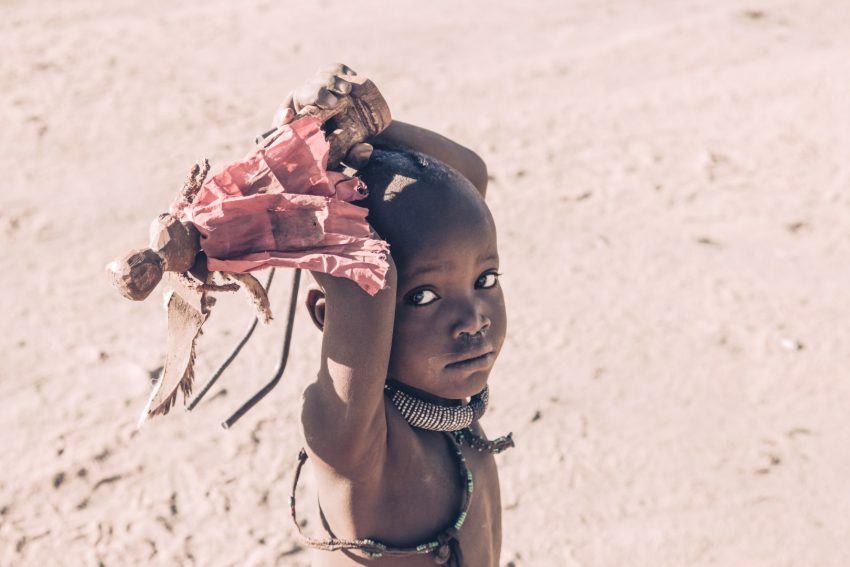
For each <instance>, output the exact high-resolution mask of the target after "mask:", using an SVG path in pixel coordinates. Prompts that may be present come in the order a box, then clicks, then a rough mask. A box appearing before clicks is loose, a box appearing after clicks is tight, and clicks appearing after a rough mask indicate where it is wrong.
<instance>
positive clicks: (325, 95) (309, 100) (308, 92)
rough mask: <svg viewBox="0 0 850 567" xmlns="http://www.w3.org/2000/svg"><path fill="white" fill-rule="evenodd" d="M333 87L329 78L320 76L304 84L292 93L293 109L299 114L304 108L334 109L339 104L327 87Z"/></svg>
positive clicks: (337, 98)
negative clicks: (313, 106)
mask: <svg viewBox="0 0 850 567" xmlns="http://www.w3.org/2000/svg"><path fill="white" fill-rule="evenodd" d="M329 84H330V85H335V81H333V80H332V79H331V78H330V77H327V76H320V77H317V78H316V79H314V80H312V81H310V82H309V83H307V84H305V85H304V86H302V87H301V88H299V89H298V90H296V91H295V93H293V108H294V109H295V111H296V112H301V109H302V108H304V107H305V106H312V105H315V106H318V107H319V108H334V107H335V106H336V104H337V103H338V102H339V97H338V96H337V95H336V94H334V93H333V92H331V91H330V89H329V88H328V85H329Z"/></svg>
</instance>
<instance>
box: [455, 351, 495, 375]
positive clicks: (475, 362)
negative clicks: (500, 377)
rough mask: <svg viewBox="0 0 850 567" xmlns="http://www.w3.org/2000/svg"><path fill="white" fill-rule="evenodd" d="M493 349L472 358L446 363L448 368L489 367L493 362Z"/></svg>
mask: <svg viewBox="0 0 850 567" xmlns="http://www.w3.org/2000/svg"><path fill="white" fill-rule="evenodd" d="M494 358H495V357H494V356H493V351H488V352H485V353H484V354H481V355H478V356H474V357H472V358H466V359H463V360H458V361H457V362H450V363H449V364H446V369H447V370H478V369H485V368H489V367H490V366H491V365H492V364H493V359H494Z"/></svg>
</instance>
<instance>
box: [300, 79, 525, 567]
mask: <svg viewBox="0 0 850 567" xmlns="http://www.w3.org/2000/svg"><path fill="white" fill-rule="evenodd" d="M352 75H353V72H352V71H351V70H350V69H348V68H347V67H345V66H343V65H340V66H336V67H334V68H332V69H330V70H328V71H324V72H321V73H320V74H319V75H318V76H317V78H316V79H315V80H313V81H311V82H310V83H308V84H307V85H306V86H305V87H303V88H302V89H300V90H299V91H297V92H295V93H294V96H293V97H292V98H291V99H290V101H289V104H290V106H291V108H292V110H294V111H297V110H299V109H300V108H301V107H302V106H305V105H309V104H318V105H319V106H324V107H327V106H333V105H334V104H336V103H337V102H338V100H339V97H342V96H345V95H346V94H347V93H348V92H349V91H350V84H349V83H348V81H347V79H350V78H351V76H352ZM285 114H286V115H287V116H291V115H292V114H293V112H286V113H285ZM285 119H286V118H284V120H285ZM372 145H373V146H374V150H372V148H371V147H370V146H361V147H358V148H355V149H354V151H353V152H352V154H354V155H355V156H356V160H357V161H359V163H360V171H359V176H360V177H361V178H362V179H363V181H365V183H366V185H367V187H368V190H369V197H368V198H367V199H366V200H365V201H364V203H363V204H364V205H365V206H367V207H368V209H369V216H368V220H369V222H370V224H371V225H372V227H373V228H374V229H375V231H377V233H378V235H379V236H380V237H381V238H383V239H385V240H386V241H387V242H388V243H389V244H390V248H391V252H392V258H391V259H390V261H389V263H390V271H389V273H388V274H387V282H388V286H387V288H385V289H384V290H382V291H380V292H378V293H377V294H376V295H374V296H370V295H368V294H366V293H365V292H363V291H362V290H361V289H360V287H358V286H357V285H356V284H355V283H354V282H352V281H350V280H347V279H340V278H335V277H332V276H328V275H326V274H321V273H313V276H314V278H315V280H316V282H317V283H318V284H319V286H320V288H321V289H312V290H310V292H309V293H308V296H307V307H308V309H309V311H310V315H311V317H312V319H313V321H314V322H315V324H316V325H317V326H318V327H319V329H321V330H322V332H323V343H322V362H321V368H320V369H319V372H318V375H317V377H316V380H315V381H314V382H312V383H311V384H310V385H309V386H308V387H307V388H306V390H305V392H304V399H303V410H302V416H301V417H302V426H303V433H304V438H305V440H306V450H305V451H302V454H301V456H300V461H299V467H298V473H297V474H296V479H295V481H296V483H297V480H298V474H300V471H301V466H302V465H303V464H304V462H305V460H306V459H307V457H308V456H309V457H310V459H311V460H310V462H311V463H315V465H314V467H313V470H314V471H315V474H316V477H317V481H318V482H317V484H318V493H319V499H320V512H321V518H322V522H323V524H324V530H325V531H326V532H327V533H313V534H311V536H312V537H311V538H306V541H307V544H308V545H310V546H311V547H314V548H316V549H318V550H319V551H316V552H315V553H314V555H313V557H312V562H313V565H320V566H325V565H434V564H435V563H436V564H448V565H470V566H475V567H479V566H495V565H498V564H499V552H500V547H501V539H502V532H501V506H500V497H499V478H498V474H497V471H496V463H495V460H494V458H493V454H494V453H497V452H499V451H501V450H503V449H505V448H507V447H509V446H512V445H513V441H512V440H511V438H510V436H508V437H505V438H500V439H497V440H495V441H488V440H487V437H486V435H485V433H484V431H483V429H482V428H481V426H480V425H479V424H478V422H477V419H478V418H479V417H480V416H481V414H482V413H483V412H484V409H486V404H487V392H488V391H487V378H488V376H489V374H490V371H491V369H492V368H493V364H494V362H495V361H496V358H497V357H498V355H499V351H500V349H501V346H502V342H503V341H504V338H505V329H506V316H505V304H504V298H503V295H502V290H501V287H500V285H499V273H498V269H499V255H498V249H497V246H496V227H495V225H494V224H493V218H492V216H491V215H490V211H489V210H488V208H487V205H486V204H485V203H484V193H485V190H486V185H487V171H486V166H485V165H484V163H483V162H482V161H481V159H480V158H479V157H478V156H477V155H475V154H474V153H473V152H471V151H470V150H468V149H466V148H464V147H462V146H460V145H458V144H456V143H454V142H452V141H450V140H448V139H446V138H444V137H442V136H439V135H437V134H434V133H433V132H429V131H428V130H424V129H422V128H418V127H416V126H411V125H408V124H404V123H402V122H397V121H396V122H393V123H392V124H391V125H390V126H389V127H388V128H387V130H385V131H384V132H383V133H382V134H381V135H380V136H378V137H377V138H376V139H374V140H372ZM352 154H350V156H351V155H352ZM467 400H469V401H467ZM473 479H474V480H473ZM293 490H294V488H293ZM301 504H302V505H306V504H307V503H301ZM292 506H293V517H294V518H295V517H296V506H295V500H294V492H293V498H292ZM299 529H300V528H299Z"/></svg>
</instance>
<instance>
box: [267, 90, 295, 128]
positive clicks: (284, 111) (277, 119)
mask: <svg viewBox="0 0 850 567" xmlns="http://www.w3.org/2000/svg"><path fill="white" fill-rule="evenodd" d="M291 104H292V102H291V97H290V102H288V103H287V102H284V103H283V104H281V105H280V107H278V109H277V111H276V112H275V113H274V118H272V128H279V127H281V126H283V125H284V124H289V123H290V122H292V120H293V119H294V118H295V110H294V109H293V108H292V107H291Z"/></svg>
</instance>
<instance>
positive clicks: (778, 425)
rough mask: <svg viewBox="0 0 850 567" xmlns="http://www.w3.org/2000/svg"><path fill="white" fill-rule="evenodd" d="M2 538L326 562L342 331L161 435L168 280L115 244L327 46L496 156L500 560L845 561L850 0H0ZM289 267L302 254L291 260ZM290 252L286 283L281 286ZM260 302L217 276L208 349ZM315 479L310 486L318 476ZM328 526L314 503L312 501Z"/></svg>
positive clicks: (236, 561)
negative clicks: (117, 283)
mask: <svg viewBox="0 0 850 567" xmlns="http://www.w3.org/2000/svg"><path fill="white" fill-rule="evenodd" d="M0 16H2V17H0V52H2V53H3V56H2V57H0V116H2V126H1V127H0V170H2V172H3V174H2V179H3V181H2V187H0V249H2V257H3V262H4V265H5V266H6V268H5V269H4V270H3V271H2V273H0V286H2V294H0V313H1V314H2V333H0V349H2V353H3V356H2V361H0V398H2V408H3V411H2V413H0V446H2V455H3V457H2V466H0V564H2V565H15V566H18V565H39V566H44V565H97V564H104V565H135V564H152V565H191V564H196V565H204V566H206V565H274V564H277V565H306V562H307V555H306V553H305V551H304V550H303V549H302V547H301V546H300V545H299V544H298V543H297V540H296V538H295V535H294V531H293V529H292V526H291V525H290V523H289V518H288V509H287V503H286V498H287V492H288V483H289V482H290V479H291V474H292V464H293V460H294V457H295V455H296V451H297V448H298V445H299V443H298V435H297V421H296V416H297V414H298V393H299V391H300V388H301V386H302V385H303V384H304V382H305V380H307V379H308V378H309V376H310V375H311V374H312V373H313V372H314V369H315V368H316V364H317V358H318V347H319V342H320V336H319V334H318V332H316V331H314V330H312V328H311V327H310V326H309V325H308V320H307V319H306V317H305V316H304V314H303V313H302V314H300V315H299V318H298V320H297V326H296V331H295V338H294V348H293V351H294V352H293V357H292V360H291V362H290V368H289V370H288V372H287V377H286V379H285V383H284V384H283V385H282V386H280V387H279V388H278V389H277V390H276V391H275V392H274V393H273V395H271V396H270V398H268V399H267V400H266V401H264V402H263V403H262V405H260V406H259V407H258V408H257V409H256V410H254V411H253V412H252V413H250V414H249V415H248V416H247V417H246V418H244V419H243V421H242V422H240V423H239V424H238V425H237V426H236V427H235V428H234V429H232V430H230V431H224V430H222V429H221V428H220V427H219V426H218V423H219V421H220V420H221V419H223V418H224V417H225V416H226V415H228V414H229V413H230V412H231V411H232V410H233V409H235V407H237V406H238V405H239V403H241V402H242V401H243V399H245V398H246V397H247V396H248V395H249V394H250V393H251V392H253V390H254V389H255V388H257V387H258V385H259V384H260V383H262V382H263V381H265V380H266V379H267V377H268V376H269V374H270V373H271V371H272V368H273V367H274V364H275V359H276V356H277V354H276V353H277V349H278V348H279V346H278V345H279V341H280V337H281V334H282V329H281V326H282V325H281V322H280V321H281V320H282V319H283V318H282V317H278V321H279V322H278V323H276V324H275V325H273V326H272V327H271V328H268V329H262V330H261V331H259V332H258V333H257V337H256V340H255V341H254V342H253V343H252V344H251V345H250V347H249V348H248V351H247V354H246V355H245V356H243V357H242V358H241V359H240V360H238V362H237V363H236V364H235V365H234V366H233V367H232V370H231V371H230V372H229V374H228V375H227V376H226V378H225V379H224V382H223V383H224V387H225V388H226V391H225V392H224V393H221V394H219V395H217V396H216V397H214V398H213V399H212V400H210V401H209V402H208V403H206V404H204V405H203V406H201V407H200V408H199V409H198V410H196V411H195V412H193V413H191V414H188V413H186V412H185V411H183V410H182V408H178V410H177V411H175V412H173V413H172V414H171V415H169V416H168V417H167V418H165V419H161V420H158V421H156V422H154V423H152V424H150V425H149V426H147V427H146V428H145V429H143V430H142V431H141V432H140V433H138V434H136V433H134V424H135V420H136V417H137V415H138V413H139V411H140V410H141V408H142V406H143V405H144V402H145V399H146V396H147V392H148V390H149V387H150V376H151V374H152V373H155V372H156V369H157V368H158V367H159V366H160V364H161V360H162V356H163V346H164V334H165V327H164V313H163V311H162V309H161V306H160V304H159V301H158V300H156V299H152V300H149V301H147V302H144V303H132V302H129V301H126V300H124V299H122V298H120V297H119V296H118V294H117V293H116V292H115V291H114V290H112V289H111V288H110V287H109V286H108V284H107V282H106V280H105V278H104V277H103V266H104V264H105V263H106V262H107V261H108V260H109V259H111V257H113V256H116V255H118V254H119V253H121V252H123V251H124V250H125V249H128V248H131V247H134V246H137V245H140V244H142V243H143V242H144V240H145V234H146V230H147V224H148V222H149V220H150V219H151V218H153V217H154V216H155V215H156V214H157V213H158V212H160V209H162V208H163V207H164V206H165V204H166V203H167V202H168V200H169V199H170V198H171V196H172V194H173V192H174V191H175V189H176V188H177V187H178V186H179V184H180V182H181V181H182V179H183V177H184V175H185V174H186V171H187V169H188V167H189V166H190V165H191V164H192V163H193V162H194V160H195V159H197V158H199V157H202V156H208V157H209V158H211V159H212V160H213V163H214V166H216V165H217V166H221V165H223V164H224V163H226V162H227V161H229V160H233V159H236V158H238V157H241V155H243V154H244V152H245V151H247V150H248V149H249V148H250V146H251V142H250V140H252V139H253V136H254V135H255V134H256V133H258V132H260V131H262V130H263V129H264V127H265V126H266V125H267V122H268V120H269V118H270V116H271V113H272V111H273V110H274V108H275V106H276V105H277V103H278V101H279V100H280V99H281V98H282V97H283V95H284V94H285V93H286V92H287V91H288V90H289V89H290V88H292V87H293V86H294V85H295V84H297V83H299V82H300V81H302V80H303V79H304V78H306V77H307V76H308V75H309V74H311V73H312V71H313V70H314V69H315V68H316V67H318V66H319V65H320V64H323V63H325V62H332V61H336V60H340V61H344V62H347V63H349V64H350V65H351V66H352V67H354V68H355V69H357V70H358V71H359V72H361V73H363V74H367V75H370V76H371V77H373V78H374V79H375V81H376V83H377V84H378V85H379V86H380V87H381V88H382V90H383V92H384V93H385V94H386V97H387V99H388V100H389V102H390V104H391V106H392V108H393V110H394V114H395V115H396V116H397V117H398V118H402V119H405V120H407V121H411V122H414V123H418V124H422V125H424V126H427V127H430V128H432V129H435V130H437V131H440V132H443V133H446V134H448V135H450V136H452V137H455V138H456V139H458V140H460V141H461V142H463V143H466V144H468V145H469V146H471V147H472V148H474V149H476V150H477V151H478V152H479V153H480V154H481V155H482V156H483V157H484V158H485V159H486V160H487V162H488V164H489V166H490V170H491V173H492V185H491V189H490V197H489V201H490V204H491V207H492V210H493V212H494V215H495V217H496V220H497V223H498V226H499V230H500V247H501V253H502V259H503V271H504V272H505V276H504V278H503V285H504V287H505V292H506V296H507V301H508V309H509V316H510V330H509V337H508V340H507V343H506V346H505V349H504V351H503V355H502V357H501V359H500V360H499V362H498V364H497V366H496V370H495V371H494V373H493V376H492V378H493V380H492V392H493V394H492V398H493V403H492V406H491V410H490V412H489V413H488V416H487V417H486V420H485V421H486V423H485V425H486V426H487V427H488V429H489V430H490V431H491V432H493V433H500V432H504V431H507V430H513V431H514V434H515V436H516V438H517V441H518V448H517V449H516V450H514V451H510V452H508V453H506V454H504V455H502V456H500V457H499V461H500V464H501V469H500V470H501V475H502V482H503V501H504V528H505V537H504V544H503V551H504V553H503V557H502V564H503V565H506V566H507V565H514V566H520V565H547V566H548V565H563V566H574V565H581V566H620V565H632V566H634V565H637V566H702V565H728V566H791V565H794V566H807V567H808V566H845V565H848V564H850V539H848V534H850V424H848V419H847V408H848V406H850V382H848V376H847V370H848V367H849V366H850V327H848V323H847V321H848V320H850V296H848V294H847V292H846V289H847V282H848V279H850V262H848V254H850V240H848V227H850V222H848V221H850V193H848V185H850V166H848V161H847V156H848V155H850V128H848V124H850V105H848V93H850V66H848V54H850V5H848V4H847V3H846V2H843V1H840V0H833V1H831V2H827V1H809V2H791V1H773V2H771V1H766V0H762V1H760V2H757V1H753V2H746V3H741V2H733V1H727V0H710V1H709V0H706V1H701V2H697V1H688V2H679V1H672V0H671V1H636V0H632V1H628V2H626V1H624V2H581V3H578V2H563V1H557V2H556V1H546V2H529V3H520V2H514V3H504V4H503V5H496V4H494V3H492V2H484V1H476V2H449V1H440V2H396V3H393V4H392V5H390V4H387V3H381V2H378V1H376V0H372V1H368V2H358V3H353V2H342V1H334V2H329V1H324V2H310V3H304V5H297V4H295V3H293V2H270V1H265V2H264V1H259V0H248V1H243V2H239V3H235V2H224V1H218V2H209V1H207V2H199V1H197V0H190V1H187V2H182V3H168V2H160V1H150V2H145V3H141V2H140V3H138V4H137V5H133V4H131V3H128V2H124V1H115V2H93V1H91V0H78V1H72V2H53V3H47V2H35V1H32V2H15V1H10V0H6V1H4V2H2V3H0ZM280 275H284V274H280ZM287 278H288V277H279V278H278V283H277V287H275V288H274V289H275V293H274V294H273V299H272V300H273V303H274V305H275V306H276V307H277V308H278V309H277V311H278V313H282V311H283V305H284V302H285V298H286V295H287V292H288V290H287V285H286V281H287ZM250 317H251V313H250V311H249V310H248V309H247V308H246V307H245V306H244V304H243V302H242V300H241V299H237V298H235V299H229V300H225V301H223V303H222V305H221V307H220V308H218V309H217V311H216V312H215V313H214V314H213V318H212V320H211V322H210V324H209V326H208V330H207V333H206V335H205V336H204V340H203V342H202V346H201V352H200V362H199V368H200V374H201V376H205V375H206V374H207V373H208V372H209V371H210V370H211V369H212V368H213V367H214V366H215V365H216V364H217V363H218V362H219V361H220V360H221V358H222V357H223V356H224V354H225V352H226V350H227V349H228V348H229V346H230V345H232V344H233V343H234V342H235V341H236V339H237V337H238V335H239V334H240V333H241V332H242V330H243V328H244V327H245V326H247V324H248V323H249V321H250ZM308 484H309V483H308ZM308 527H312V526H308Z"/></svg>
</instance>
